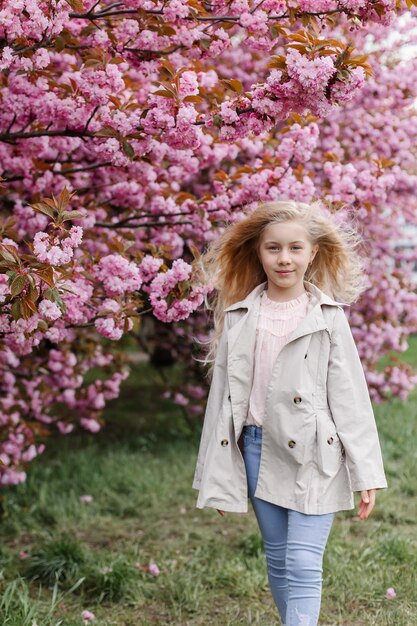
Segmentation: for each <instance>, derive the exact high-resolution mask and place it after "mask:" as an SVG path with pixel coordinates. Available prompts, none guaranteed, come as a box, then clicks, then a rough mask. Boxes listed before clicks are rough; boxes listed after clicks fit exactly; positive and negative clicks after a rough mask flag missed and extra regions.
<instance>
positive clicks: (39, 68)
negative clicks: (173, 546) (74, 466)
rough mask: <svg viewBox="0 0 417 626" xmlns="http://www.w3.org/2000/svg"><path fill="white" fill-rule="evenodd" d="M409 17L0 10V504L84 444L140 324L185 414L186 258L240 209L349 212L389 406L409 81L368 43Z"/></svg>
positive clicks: (195, 287) (389, 4)
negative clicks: (49, 451) (298, 205)
mask: <svg viewBox="0 0 417 626" xmlns="http://www.w3.org/2000/svg"><path fill="white" fill-rule="evenodd" d="M414 4H416V3H415V2H414V1H411V0H405V1H404V2H401V1H398V2H395V1H394V0H372V1H364V0H315V1H312V0H299V1H295V0H285V1H284V0H283V1H281V0H263V1H261V2H252V1H251V0H231V1H227V2H224V1H222V0H219V1H218V2H214V3H209V2H203V1H202V0H167V1H161V2H159V1H158V0H155V1H154V0H123V1H119V2H111V0H99V1H95V0H66V1H65V0H3V2H2V3H1V5H0V39H1V56H0V70H1V73H0V80H1V92H0V98H1V108H0V140H1V141H0V161H1V170H0V171H1V182H2V190H1V191H2V211H1V222H0V224H1V227H0V228H1V230H0V268H1V273H0V333H1V340H2V349H1V351H0V367H1V368H2V373H3V376H2V379H1V383H0V384H1V392H2V393H1V397H0V425H1V434H0V462H1V465H0V484H3V485H9V484H16V483H18V482H21V481H22V480H24V478H25V466H26V464H27V463H28V462H29V461H30V460H31V459H33V458H34V457H35V456H36V455H38V454H39V453H40V452H42V450H43V446H44V443H43V442H44V440H45V437H46V435H47V434H48V432H51V430H53V429H58V431H59V432H60V433H62V434H66V433H69V432H71V430H72V429H73V428H74V427H78V426H81V427H82V428H85V429H86V430H89V431H91V432H96V431H97V430H99V429H100V427H101V425H102V418H101V413H102V410H103V408H104V406H105V404H106V402H107V401H109V400H110V399H113V398H116V397H117V396H118V393H119V388H120V384H121V382H122V381H123V379H125V378H126V376H127V375H128V372H127V369H126V368H125V366H124V365H123V361H122V358H121V356H120V354H119V353H118V351H117V349H115V348H117V343H115V342H116V341H117V340H119V339H120V338H121V337H122V336H123V335H124V334H126V333H129V332H130V333H134V334H135V336H137V337H138V339H139V341H141V345H142V346H145V347H146V341H147V340H145V338H144V333H143V326H144V324H148V321H149V320H150V318H152V319H153V320H154V322H153V332H154V336H155V335H156V336H157V337H159V338H161V334H162V335H164V336H165V340H164V341H165V342H166V346H167V350H168V351H169V349H171V351H175V350H177V353H178V355H177V356H178V358H180V359H182V360H187V363H188V365H189V364H190V363H193V366H192V367H191V368H190V371H191V370H192V371H193V372H194V373H195V380H194V379H193V378H192V377H191V378H190V379H189V381H188V383H187V385H185V386H184V388H183V389H182V390H177V391H176V392H175V393H173V399H174V401H175V402H176V403H177V404H179V405H182V406H184V407H187V409H188V411H189V412H190V413H198V412H199V411H201V402H202V398H203V396H204V389H203V388H202V387H201V384H199V383H200V382H201V380H200V381H199V380H198V378H199V377H200V378H201V371H199V369H198V366H197V365H196V364H195V362H193V361H192V349H191V346H190V337H193V336H198V337H202V336H204V335H205V334H206V333H207V330H208V327H207V319H206V316H205V315H204V313H203V312H202V307H201V305H202V302H203V300H204V297H205V295H206V294H207V292H208V290H209V287H208V286H207V285H202V284H200V282H199V281H198V279H197V275H196V272H195V268H194V264H193V258H194V257H196V256H198V254H199V251H200V250H201V249H202V248H203V247H204V245H205V244H206V243H207V242H209V241H210V240H212V239H213V238H214V237H216V236H217V234H218V232H219V229H221V228H222V227H223V226H224V224H225V223H226V222H228V221H233V220H237V219H240V218H241V216H242V215H243V213H244V212H245V211H248V210H251V207H252V206H254V204H255V203H256V202H257V201H259V200H265V199H274V198H282V197H291V198H295V199H302V200H307V201H308V200H309V199H312V198H313V197H317V196H321V197H323V196H324V197H325V198H326V199H328V200H330V201H332V202H334V203H335V202H336V203H344V204H347V205H348V207H349V209H348V211H346V210H344V211H341V212H340V218H341V219H342V218H343V219H345V218H346V215H345V214H346V213H348V214H349V215H348V217H350V218H353V219H355V220H356V221H357V223H358V226H359V227H360V228H361V230H362V231H363V233H364V238H365V242H369V245H368V247H369V254H370V257H371V262H370V265H369V290H368V291H367V293H366V295H365V297H364V299H363V300H362V301H361V303H360V305H358V306H355V307H354V308H353V310H352V312H351V321H352V323H353V325H354V330H355V335H356V337H357V340H358V344H359V347H360V351H361V354H362V356H363V358H364V359H365V362H366V365H367V376H368V381H369V383H370V386H371V390H372V393H373V397H374V398H375V399H376V400H378V399H382V398H383V397H386V396H387V394H391V393H393V394H394V395H399V396H401V397H404V396H405V395H406V394H407V392H408V390H409V389H410V388H411V387H412V386H413V385H414V384H415V382H416V381H415V379H414V377H413V376H412V375H411V373H410V372H409V371H407V370H406V369H405V366H403V365H400V364H399V363H398V364H397V363H393V364H390V365H389V366H387V368H386V369H385V371H382V372H381V371H378V369H377V361H378V359H379V358H380V356H381V355H383V354H385V353H388V352H389V351H390V350H392V349H397V350H403V349H405V347H406V345H407V344H406V338H407V336H408V335H409V334H410V333H411V332H414V331H415V329H416V314H415V313H414V311H415V310H416V307H415V304H416V303H415V295H414V293H412V292H410V289H409V283H408V277H407V268H406V267H404V253H403V252H401V251H397V250H395V248H393V246H392V238H393V236H396V235H397V234H398V231H397V230H396V228H397V227H396V223H397V221H398V216H400V215H406V217H407V218H408V219H410V220H415V216H414V205H413V197H414V195H415V187H416V180H417V179H416V168H415V158H416V155H415V149H414V147H413V146H415V145H416V143H415V135H416V132H417V118H416V113H415V110H414V109H413V107H412V103H413V101H414V99H415V96H416V93H415V92H416V85H417V81H416V74H417V67H416V63H415V61H413V60H408V61H407V60H403V61H401V62H399V61H398V60H397V58H396V50H398V48H399V45H398V44H396V45H392V44H389V43H387V42H388V41H389V37H388V35H389V34H390V33H398V32H401V33H402V36H403V41H404V44H405V43H406V42H413V41H414V37H415V35H414V32H413V27H412V20H408V19H407V17H408V16H413V15H415V9H414V8H413V5H414ZM381 41H383V42H384V43H383V44H382V43H381ZM366 54H368V55H369V57H368V58H367V56H366ZM336 206H337V204H336ZM342 213H343V215H342ZM172 322H175V324H172V325H171V324H170V323H172ZM167 323H168V324H169V326H168V325H167ZM162 328H163V329H165V331H163V332H161V329H162ZM147 337H149V332H148V333H147ZM151 343H152V342H151ZM178 345H181V350H179V349H178V347H176V346H178ZM97 369H99V370H100V376H96V377H95V381H94V382H88V381H91V379H92V377H93V374H94V373H97Z"/></svg>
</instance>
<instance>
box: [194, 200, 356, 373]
mask: <svg viewBox="0 0 417 626" xmlns="http://www.w3.org/2000/svg"><path fill="white" fill-rule="evenodd" d="M292 220H296V221H297V222H301V223H302V224H303V225H304V227H305V228H306V231H307V233H308V236H309V238H310V241H311V243H312V244H313V245H314V244H318V251H317V254H316V255H315V257H314V260H313V262H312V263H311V265H309V267H308V269H307V272H306V274H305V280H307V281H309V282H311V283H313V284H314V285H316V286H317V287H318V288H319V289H321V290H322V291H324V293H326V294H327V295H329V296H331V297H332V298H334V299H335V300H337V301H339V302H344V303H346V304H348V303H352V302H354V301H355V300H357V298H358V297H359V295H360V294H361V292H362V291H363V289H364V285H363V266H362V261H361V257H360V254H359V252H358V245H359V244H360V241H361V240H360V237H359V235H358V234H357V233H356V231H355V230H354V228H353V227H352V226H349V225H348V224H347V223H343V222H342V221H341V220H338V219H334V216H333V215H332V214H331V213H330V211H329V210H328V209H325V208H324V207H323V206H322V204H321V203H320V202H313V203H312V204H305V203H303V202H295V201H293V200H280V201H271V202H263V203H260V204H259V205H258V206H257V208H256V209H255V210H254V211H253V212H252V213H250V214H248V215H247V216H246V217H245V218H244V219H243V220H241V221H240V222H236V223H232V224H229V225H228V226H227V227H226V229H225V230H224V231H223V233H222V234H221V236H220V237H219V238H218V239H216V240H215V241H213V242H212V243H211V244H210V245H209V247H208V248H207V250H206V252H205V253H204V254H203V255H202V256H201V257H200V263H199V265H200V271H201V272H202V275H203V280H204V282H208V283H209V284H211V285H212V286H213V287H214V292H213V294H212V295H211V297H210V300H209V302H208V308H209V309H211V310H212V311H213V315H214V326H215V333H214V337H213V339H212V340H211V342H210V343H209V349H208V352H207V355H206V357H205V359H204V362H205V363H209V362H212V361H213V360H214V358H215V354H216V349H217V345H218V342H219V339H220V336H221V333H222V330H223V326H224V316H225V313H224V309H225V308H226V307H227V306H229V305H231V304H234V303H235V302H238V301H239V300H242V299H243V298H245V297H246V296H247V295H248V294H249V293H250V292H251V291H252V290H253V289H254V288H255V287H256V286H257V285H259V284H260V283H262V282H264V281H265V280H266V274H265V272H264V270H263V267H262V264H261V262H260V259H259V245H260V240H261V236H262V233H263V231H264V230H265V228H266V227H267V226H269V225H270V224H274V223H280V222H288V221H292Z"/></svg>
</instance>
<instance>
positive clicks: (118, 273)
mask: <svg viewBox="0 0 417 626" xmlns="http://www.w3.org/2000/svg"><path fill="white" fill-rule="evenodd" d="M96 276H97V279H98V280H100V281H101V282H102V283H103V287H104V290H105V292H106V294H107V295H108V296H109V297H114V296H123V295H125V294H127V293H132V292H133V291H138V290H139V289H140V287H141V284H142V279H141V275H140V272H139V268H138V266H137V265H136V264H135V263H133V261H128V260H127V259H125V258H124V257H122V256H121V255H120V254H108V255H106V256H105V257H103V258H102V259H100V261H99V264H98V267H97V269H96Z"/></svg>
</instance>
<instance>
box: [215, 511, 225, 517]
mask: <svg viewBox="0 0 417 626" xmlns="http://www.w3.org/2000/svg"><path fill="white" fill-rule="evenodd" d="M216 511H217V513H218V514H219V515H221V516H222V517H224V511H221V510H220V509H216Z"/></svg>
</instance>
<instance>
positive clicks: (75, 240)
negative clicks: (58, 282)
mask: <svg viewBox="0 0 417 626" xmlns="http://www.w3.org/2000/svg"><path fill="white" fill-rule="evenodd" d="M65 235H66V236H65V237H64V238H62V239H60V237H59V236H55V237H51V235H49V234H48V233H45V232H40V233H36V235H35V237H34V241H33V250H34V253H35V255H36V257H37V258H38V260H39V261H41V263H49V265H57V266H58V265H65V264H66V263H69V262H70V261H71V259H72V257H73V255H74V248H78V246H79V245H80V244H81V241H82V237H83V229H82V228H81V226H72V227H71V229H70V230H69V232H68V233H67V232H66V233H65Z"/></svg>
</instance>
